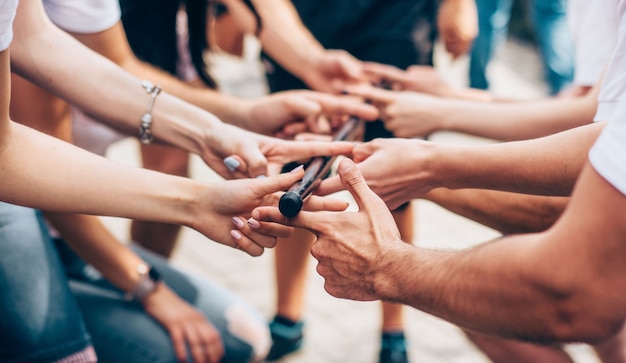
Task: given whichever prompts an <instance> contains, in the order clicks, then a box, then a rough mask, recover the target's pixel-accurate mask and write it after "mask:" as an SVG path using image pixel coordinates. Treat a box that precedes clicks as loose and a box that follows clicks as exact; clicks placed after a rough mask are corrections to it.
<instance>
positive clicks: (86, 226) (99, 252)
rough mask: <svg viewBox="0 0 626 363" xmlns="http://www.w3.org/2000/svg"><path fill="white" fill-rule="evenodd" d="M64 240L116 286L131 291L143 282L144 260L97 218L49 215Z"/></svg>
mask: <svg viewBox="0 0 626 363" xmlns="http://www.w3.org/2000/svg"><path fill="white" fill-rule="evenodd" d="M46 217H47V219H48V220H49V221H50V222H51V223H52V225H53V226H54V228H56V229H57V230H58V231H59V233H60V234H61V236H62V237H63V240H64V241H65V242H66V243H67V244H68V245H69V246H70V247H71V248H72V250H74V251H75V252H76V253H77V254H78V255H79V256H80V257H81V258H82V259H83V260H85V262H87V263H89V264H91V265H92V266H94V267H95V268H96V269H97V270H98V271H100V273H102V275H103V276H104V277H105V278H106V279H107V280H108V281H109V282H111V283H112V284H113V285H115V286H116V287H117V288H119V289H120V290H122V291H131V290H132V289H133V288H134V287H135V286H136V285H137V283H138V282H139V281H138V280H139V275H138V273H137V266H139V264H141V263H142V262H143V260H142V259H141V258H140V257H139V256H137V255H136V254H135V253H134V252H132V251H131V250H130V249H129V248H128V247H127V246H125V245H123V244H121V243H120V242H119V241H117V240H116V239H115V237H113V235H112V234H111V233H110V232H109V230H108V229H106V227H104V225H103V224H102V222H100V220H99V219H98V217H96V216H88V215H81V214H67V213H54V212H46Z"/></svg>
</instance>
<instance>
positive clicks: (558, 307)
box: [548, 293, 624, 344]
mask: <svg viewBox="0 0 626 363" xmlns="http://www.w3.org/2000/svg"><path fill="white" fill-rule="evenodd" d="M598 295H600V294H593V293H591V294H586V296H580V295H578V296H579V297H572V298H568V299H565V300H561V301H560V302H558V303H556V304H554V310H553V312H552V313H551V316H550V318H549V319H548V321H549V323H548V331H549V332H550V333H549V335H552V339H549V340H552V341H558V342H580V343H587V344H597V343H600V342H603V341H605V340H607V339H608V338H610V337H611V336H613V335H615V334H616V333H617V332H618V331H619V330H620V329H621V328H622V326H623V324H624V317H623V316H622V311H621V309H616V308H615V306H612V304H610V303H607V301H606V300H603V299H606V296H598Z"/></svg>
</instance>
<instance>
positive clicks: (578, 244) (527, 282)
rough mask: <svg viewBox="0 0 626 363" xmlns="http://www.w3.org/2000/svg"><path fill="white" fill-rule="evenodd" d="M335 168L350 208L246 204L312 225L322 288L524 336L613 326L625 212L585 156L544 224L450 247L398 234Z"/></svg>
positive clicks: (548, 338) (619, 299)
mask: <svg viewBox="0 0 626 363" xmlns="http://www.w3.org/2000/svg"><path fill="white" fill-rule="evenodd" d="M339 173H340V176H341V178H342V181H343V182H344V185H345V187H346V188H347V189H348V190H349V191H350V192H351V193H352V195H353V196H354V197H355V200H356V201H357V203H358V204H359V212H356V213H340V214H336V213H300V214H299V215H298V216H296V217H294V218H291V219H287V218H285V217H283V216H282V215H281V214H280V213H279V212H278V210H277V209H275V208H260V209H257V210H256V211H255V212H254V213H253V216H254V217H255V218H257V219H259V220H263V221H275V222H281V223H286V224H288V225H292V226H295V227H299V228H306V229H309V230H311V231H313V232H314V233H316V235H317V236H318V240H317V242H316V244H315V245H314V247H313V249H312V254H313V256H314V257H315V258H316V259H318V261H319V264H318V268H317V271H318V272H319V273H320V274H321V275H322V276H323V277H324V278H325V288H326V290H327V291H328V292H329V293H330V294H331V295H333V296H337V297H343V298H349V299H354V300H373V299H385V300H391V301H397V302H402V303H405V304H408V305H411V306H414V307H416V308H418V309H421V310H424V311H426V312H429V313H431V314H434V315H437V316H440V317H442V318H444V319H446V320H449V321H451V322H454V323H456V324H458V325H460V326H462V327H466V328H469V329H472V330H476V331H480V332H484V333H488V334H497V335H500V336H504V337H512V338H513V337H514V338H519V339H525V340H532V341H542V342H566V341H583V342H589V343H596V342H599V341H602V340H605V339H607V338H609V337H611V336H612V335H613V334H614V333H615V332H617V331H618V330H619V329H620V328H621V327H622V325H623V323H624V319H625V317H626V311H625V310H624V308H623V307H624V303H625V301H624V296H623V294H622V293H621V291H623V289H624V287H626V286H624V285H625V284H626V282H624V279H623V278H622V276H623V273H624V271H623V270H624V264H623V263H621V259H622V258H623V256H624V254H626V247H625V246H626V243H624V242H625V241H624V239H623V238H624V236H625V235H626V234H625V233H626V215H624V214H623V213H618V212H617V211H619V210H622V209H623V208H624V207H625V206H626V196H624V195H623V194H622V193H620V192H619V191H618V190H616V189H615V188H614V187H613V186H611V185H610V184H609V183H608V182H607V181H606V180H604V179H603V178H602V177H601V176H599V175H598V174H597V173H596V172H595V170H594V169H593V168H592V167H590V166H589V165H588V164H587V165H586V166H585V168H584V171H583V173H582V175H581V177H580V181H579V183H578V184H577V187H576V189H575V190H574V193H573V196H572V201H571V203H570V205H569V206H568V208H567V209H566V211H565V213H564V215H563V217H562V218H561V219H560V220H559V221H558V222H557V223H556V224H555V225H554V226H553V227H552V228H550V229H549V230H547V231H546V232H543V233H535V234H527V235H515V236H510V237H504V238H502V239H500V240H499V241H495V242H493V243H489V244H486V245H482V246H479V247H477V248H474V249H470V250H467V251H456V252H447V251H432V250H425V249H420V248H418V247H413V246H407V245H406V244H404V243H401V242H400V240H399V233H398V231H397V229H395V227H394V223H393V220H392V218H391V215H390V214H389V212H388V211H387V210H386V208H385V206H384V202H383V201H382V200H381V199H380V198H378V197H377V196H376V195H375V194H374V193H373V192H372V191H371V190H370V189H369V188H368V187H367V184H366V183H365V181H364V179H363V177H362V175H361V174H360V172H359V171H358V169H357V168H356V167H355V166H354V164H353V163H352V162H350V161H349V160H345V161H343V162H342V165H341V166H340V171H339ZM598 227H600V229H598ZM364 230H365V231H368V232H367V233H363V231H364ZM564 251H568V253H564ZM397 281H404V283H403V284H402V285H401V286H398V284H397ZM485 282H489V283H485ZM470 301H471V304H469V303H467V302H470Z"/></svg>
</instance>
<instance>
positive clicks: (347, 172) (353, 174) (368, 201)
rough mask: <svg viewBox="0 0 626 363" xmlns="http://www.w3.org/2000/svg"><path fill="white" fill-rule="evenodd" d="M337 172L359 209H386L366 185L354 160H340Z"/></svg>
mask: <svg viewBox="0 0 626 363" xmlns="http://www.w3.org/2000/svg"><path fill="white" fill-rule="evenodd" d="M337 173H338V174H339V177H340V178H341V182H342V183H343V185H344V187H345V188H346V190H348V191H349V192H350V194H352V197H353V198H354V200H355V201H356V203H357V205H358V206H359V210H360V211H362V210H368V209H369V210H376V209H379V208H384V209H387V207H386V206H385V203H384V202H383V201H382V199H380V197H378V195H376V194H375V193H374V192H373V191H372V190H371V189H370V188H369V187H368V186H367V182H366V181H365V179H364V178H363V174H361V171H360V170H359V168H358V167H357V166H356V164H355V163H354V161H352V160H350V159H343V160H341V162H340V163H339V167H338V169H337Z"/></svg>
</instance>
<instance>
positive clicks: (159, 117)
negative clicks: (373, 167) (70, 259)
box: [11, 0, 372, 177]
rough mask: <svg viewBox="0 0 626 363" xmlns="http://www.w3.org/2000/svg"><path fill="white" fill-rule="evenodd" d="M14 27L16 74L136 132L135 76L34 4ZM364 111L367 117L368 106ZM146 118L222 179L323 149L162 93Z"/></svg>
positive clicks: (139, 95)
mask: <svg viewBox="0 0 626 363" xmlns="http://www.w3.org/2000/svg"><path fill="white" fill-rule="evenodd" d="M14 30H15V39H14V42H13V45H12V49H11V55H12V57H11V61H12V64H13V66H14V69H15V70H16V71H17V72H18V73H19V74H20V75H23V76H24V77H25V78H27V79H28V80H30V81H32V82H33V83H36V84H37V85H39V86H40V87H43V88H44V89H47V90H49V91H51V92H52V93H54V94H56V95H60V96H62V97H63V98H64V99H66V100H68V101H69V102H71V103H73V104H76V105H78V106H80V107H81V108H82V109H84V110H86V111H88V112H89V113H90V114H92V115H94V116H96V117H97V118H99V119H101V120H103V121H106V122H107V123H109V124H111V125H113V126H116V127H119V128H121V129H124V130H127V131H130V132H133V134H135V133H136V131H132V130H137V129H138V128H139V124H140V118H141V116H142V115H143V113H144V112H145V111H146V107H147V104H148V100H149V96H148V95H147V94H146V92H145V90H144V89H142V87H140V85H139V81H138V80H137V79H135V78H133V77H132V76H130V75H129V74H127V73H126V72H124V71H123V70H121V69H120V68H119V67H117V66H116V65H115V64H114V63H112V62H111V61H109V60H107V59H105V58H103V57H101V56H99V55H97V54H96V53H94V52H93V51H91V50H89V49H87V48H86V47H84V46H83V45H82V44H80V43H78V42H77V41H76V40H75V39H73V38H72V37H71V36H69V35H68V34H66V33H64V32H63V31H61V30H60V29H58V28H57V27H55V26H54V25H53V24H52V23H51V22H50V21H49V19H48V18H47V17H46V16H45V14H44V12H43V9H42V8H41V2H40V1H35V0H29V1H22V2H20V4H19V6H18V10H17V16H16V20H15V26H14ZM68 80H72V81H71V82H68ZM324 96H326V95H324ZM366 112H368V113H369V114H370V116H371V113H372V110H371V109H367V110H366ZM153 117H154V122H153V125H152V133H153V134H154V136H155V137H156V138H157V139H159V140H161V141H164V142H167V143H170V144H172V145H175V146H178V147H180V148H182V149H185V150H187V151H190V152H193V153H196V154H199V155H200V156H201V157H202V158H203V159H204V161H205V162H206V163H207V164H209V166H211V167H212V168H213V169H215V170H216V171H217V172H218V173H219V174H220V175H222V176H224V177H233V176H235V177H243V176H258V175H268V172H269V171H270V170H273V169H280V167H281V166H282V165H283V164H285V163H287V162H289V161H292V160H298V159H300V158H302V159H306V158H308V157H311V156H314V155H325V154H324V153H325V152H326V151H324V150H319V149H317V150H316V148H315V146H314V145H313V144H309V145H307V144H306V143H296V142H286V141H281V140H277V139H272V138H268V137H262V136H260V135H256V134H252V133H250V132H246V131H244V130H241V129H239V128H237V127H234V126H231V125H227V124H224V123H222V122H221V121H220V120H219V119H217V118H216V117H215V116H214V115H212V114H210V113H207V112H205V111H204V110H202V109H200V108H198V107H195V106H192V105H190V104H188V103H186V102H184V101H182V100H180V99H178V98H175V97H173V96H171V95H168V94H167V93H162V94H161V95H159V96H158V99H157V100H156V102H155V105H154V108H153ZM317 146H320V145H317ZM344 146H346V145H344ZM305 150H306V151H305ZM345 150H346V149H344V152H345ZM311 153H313V154H311ZM230 155H237V156H238V158H239V166H238V168H237V169H236V172H235V173H233V172H232V171H231V170H229V169H227V167H226V166H225V165H224V164H223V159H224V158H225V157H227V156H230ZM292 157H293V158H292ZM272 159H273V160H272ZM287 159H289V160H287ZM268 164H270V165H269V169H270V170H268Z"/></svg>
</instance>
